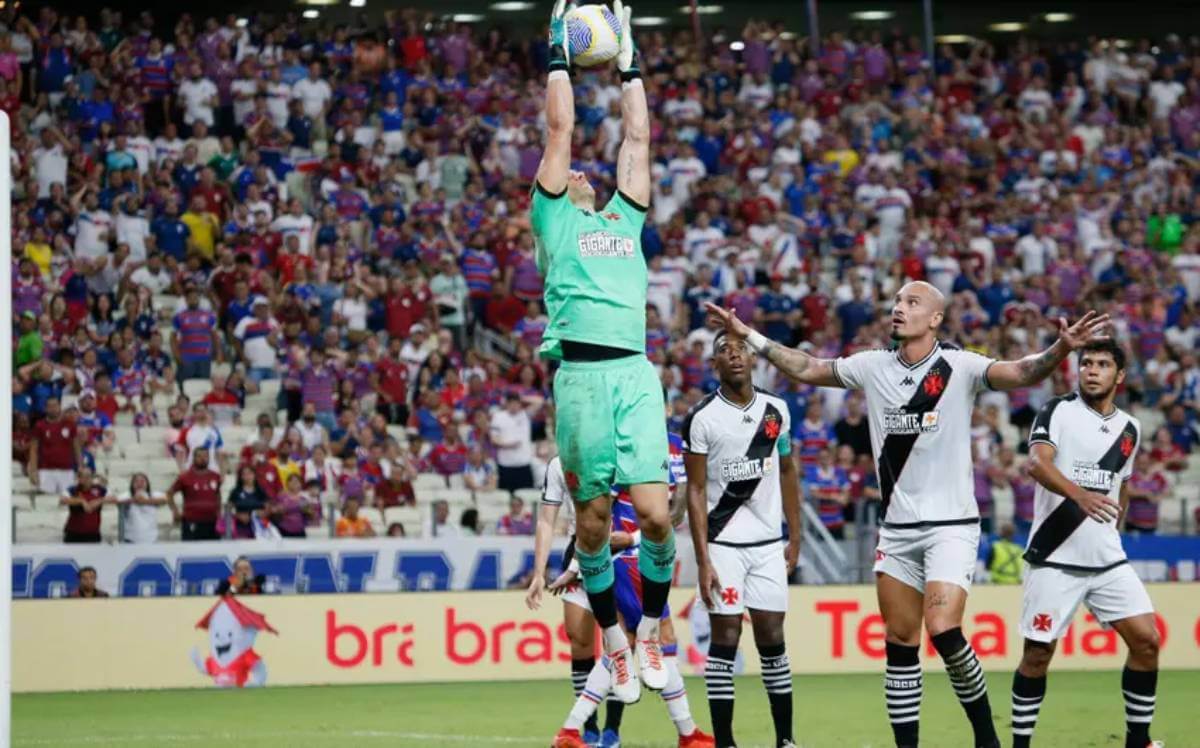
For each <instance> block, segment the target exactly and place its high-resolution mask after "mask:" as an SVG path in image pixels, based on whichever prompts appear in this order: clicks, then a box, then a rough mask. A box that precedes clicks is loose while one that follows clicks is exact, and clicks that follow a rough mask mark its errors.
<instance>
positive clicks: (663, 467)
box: [662, 460, 671, 470]
mask: <svg viewBox="0 0 1200 748" xmlns="http://www.w3.org/2000/svg"><path fill="white" fill-rule="evenodd" d="M670 467H671V466H670V465H668V464H667V461H666V460H663V464H662V469H663V470H667V469H668V468H670Z"/></svg>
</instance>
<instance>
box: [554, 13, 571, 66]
mask: <svg viewBox="0 0 1200 748" xmlns="http://www.w3.org/2000/svg"><path fill="white" fill-rule="evenodd" d="M566 12H567V0H557V2H555V3H554V10H553V12H551V14H550V71H551V72H553V71H555V70H564V71H565V70H569V69H570V67H571V44H570V42H569V41H567V21H566V19H565V15H566Z"/></svg>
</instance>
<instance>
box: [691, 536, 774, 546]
mask: <svg viewBox="0 0 1200 748" xmlns="http://www.w3.org/2000/svg"><path fill="white" fill-rule="evenodd" d="M708 542H709V544H710V545H722V546H725V547H726V548H761V547H762V546H764V545H774V544H775V543H782V542H783V538H775V539H774V540H758V541H755V542H753V543H727V542H725V541H724V540H710V541H708Z"/></svg>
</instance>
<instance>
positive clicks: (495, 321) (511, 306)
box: [483, 281, 525, 332]
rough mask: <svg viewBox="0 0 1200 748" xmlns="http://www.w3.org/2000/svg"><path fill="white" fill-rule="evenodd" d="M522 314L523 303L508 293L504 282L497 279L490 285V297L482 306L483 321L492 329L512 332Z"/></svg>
mask: <svg viewBox="0 0 1200 748" xmlns="http://www.w3.org/2000/svg"><path fill="white" fill-rule="evenodd" d="M524 316H525V304H524V303H523V302H522V301H521V300H520V299H518V298H517V297H515V296H513V295H512V294H511V293H509V289H508V284H507V283H506V282H504V281H497V282H496V285H495V286H492V298H490V299H488V303H487V306H486V307H485V308H484V312H483V318H484V323H485V324H486V325H487V326H488V327H490V328H492V329H493V330H499V331H500V332H512V329H513V328H514V327H516V326H517V323H518V322H520V321H521V318H522V317H524Z"/></svg>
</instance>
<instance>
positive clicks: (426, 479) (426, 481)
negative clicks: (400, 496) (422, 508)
mask: <svg viewBox="0 0 1200 748" xmlns="http://www.w3.org/2000/svg"><path fill="white" fill-rule="evenodd" d="M445 487H446V479H445V478H444V477H443V476H441V475H439V474H438V473H418V474H417V478H416V480H414V481H413V489H414V490H416V491H417V492H418V493H420V492H421V491H428V490H429V489H433V488H445Z"/></svg>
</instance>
